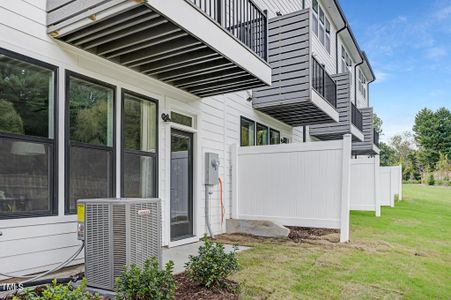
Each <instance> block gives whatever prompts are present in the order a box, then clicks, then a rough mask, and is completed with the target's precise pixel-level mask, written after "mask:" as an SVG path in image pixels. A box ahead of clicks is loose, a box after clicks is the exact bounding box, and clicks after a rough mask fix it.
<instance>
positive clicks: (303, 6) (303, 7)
mask: <svg viewBox="0 0 451 300" xmlns="http://www.w3.org/2000/svg"><path fill="white" fill-rule="evenodd" d="M302 9H305V0H302Z"/></svg>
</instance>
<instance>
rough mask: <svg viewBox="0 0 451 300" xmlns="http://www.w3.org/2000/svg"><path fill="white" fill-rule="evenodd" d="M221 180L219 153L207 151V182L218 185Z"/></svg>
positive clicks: (207, 183)
mask: <svg viewBox="0 0 451 300" xmlns="http://www.w3.org/2000/svg"><path fill="white" fill-rule="evenodd" d="M218 180H219V155H218V154H217V153H211V152H207V153H205V184H206V185H216V184H218Z"/></svg>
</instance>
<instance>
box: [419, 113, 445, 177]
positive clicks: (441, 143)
mask: <svg viewBox="0 0 451 300" xmlns="http://www.w3.org/2000/svg"><path fill="white" fill-rule="evenodd" d="M413 131H414V133H415V141H416V143H417V145H418V148H419V149H418V159H419V161H420V162H421V164H422V165H423V166H424V167H428V168H429V169H430V170H434V169H435V167H436V164H437V162H438V161H439V159H440V153H443V154H444V155H446V156H448V157H451V113H450V111H449V110H448V109H447V108H444V107H442V108H440V109H438V110H437V111H435V112H433V111H432V110H430V109H427V108H424V109H422V110H421V111H420V112H418V114H417V115H416V117H415V124H414V126H413Z"/></svg>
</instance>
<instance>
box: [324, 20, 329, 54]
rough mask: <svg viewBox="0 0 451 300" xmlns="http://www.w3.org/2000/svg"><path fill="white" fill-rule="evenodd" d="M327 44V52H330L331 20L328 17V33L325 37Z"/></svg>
mask: <svg viewBox="0 0 451 300" xmlns="http://www.w3.org/2000/svg"><path fill="white" fill-rule="evenodd" d="M324 39H325V44H324V46H325V47H326V50H327V52H328V53H329V54H330V22H329V20H328V19H326V35H325V37H324Z"/></svg>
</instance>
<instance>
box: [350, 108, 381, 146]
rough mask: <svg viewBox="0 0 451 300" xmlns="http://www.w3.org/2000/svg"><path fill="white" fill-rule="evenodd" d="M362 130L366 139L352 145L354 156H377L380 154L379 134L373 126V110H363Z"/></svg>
mask: <svg viewBox="0 0 451 300" xmlns="http://www.w3.org/2000/svg"><path fill="white" fill-rule="evenodd" d="M360 111H361V112H362V128H363V130H362V131H363V135H364V139H363V141H360V142H353V143H352V154H353V155H377V154H379V133H378V132H377V131H376V129H375V128H374V125H373V108H372V107H367V108H361V109H360Z"/></svg>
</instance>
